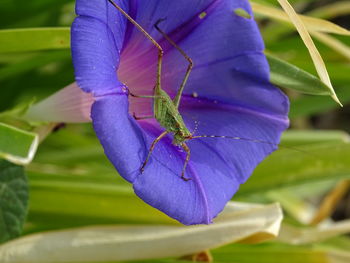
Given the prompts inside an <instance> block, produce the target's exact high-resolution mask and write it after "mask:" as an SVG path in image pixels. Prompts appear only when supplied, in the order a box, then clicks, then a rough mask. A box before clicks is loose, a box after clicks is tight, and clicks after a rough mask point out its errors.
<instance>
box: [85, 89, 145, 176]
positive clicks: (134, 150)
mask: <svg viewBox="0 0 350 263" xmlns="http://www.w3.org/2000/svg"><path fill="white" fill-rule="evenodd" d="M128 105H129V102H128V97H127V96H126V94H125V95H120V94H115V95H112V94H109V95H107V96H102V97H98V98H96V101H95V103H94V104H93V106H92V109H91V118H92V121H93V126H94V129H95V132H96V134H97V136H98V138H99V140H100V141H101V144H102V146H103V148H104V150H105V153H106V155H107V157H108V158H109V160H110V161H111V163H112V164H113V165H114V166H115V168H116V169H117V170H118V172H119V174H120V175H121V176H123V177H124V178H125V179H126V180H128V181H129V182H133V181H134V179H135V176H136V175H137V174H139V173H140V166H141V163H142V162H143V160H144V158H145V157H144V156H145V155H146V153H147V144H146V143H145V140H144V135H143V131H142V130H141V129H140V127H139V126H138V125H137V123H136V121H135V120H134V119H133V118H132V117H131V116H130V115H129V113H128Z"/></svg>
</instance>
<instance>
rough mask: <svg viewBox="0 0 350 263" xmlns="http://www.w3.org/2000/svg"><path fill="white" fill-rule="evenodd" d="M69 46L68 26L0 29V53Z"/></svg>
mask: <svg viewBox="0 0 350 263" xmlns="http://www.w3.org/2000/svg"><path fill="white" fill-rule="evenodd" d="M69 47H70V28H69V27H61V28H60V27H53V28H44V27H43V28H26V29H4V30H0V53H6V52H24V51H37V50H49V49H66V48H69Z"/></svg>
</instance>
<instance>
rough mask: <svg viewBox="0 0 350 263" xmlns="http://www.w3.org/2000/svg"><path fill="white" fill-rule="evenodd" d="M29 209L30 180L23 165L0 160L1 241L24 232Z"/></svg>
mask: <svg viewBox="0 0 350 263" xmlns="http://www.w3.org/2000/svg"><path fill="white" fill-rule="evenodd" d="M27 209H28V182H27V177H26V175H25V173H24V169H23V167H20V166H17V165H14V164H11V163H9V162H7V161H4V160H0V243H1V242H4V241H7V240H9V239H12V238H15V237H17V236H19V235H20V233H21V232H22V226H23V223H24V220H25V217H26V214H27Z"/></svg>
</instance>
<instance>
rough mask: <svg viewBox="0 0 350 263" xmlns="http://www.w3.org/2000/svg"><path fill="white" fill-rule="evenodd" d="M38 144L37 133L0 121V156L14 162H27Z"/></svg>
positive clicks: (30, 159)
mask: <svg viewBox="0 0 350 263" xmlns="http://www.w3.org/2000/svg"><path fill="white" fill-rule="evenodd" d="M38 144H39V138H38V135H37V134H35V133H32V132H27V131H24V130H20V129H18V128H15V127H13V126H10V125H7V124H4V123H0V158H4V159H6V160H8V161H10V162H13V163H16V164H23V165H24V164H28V163H30V162H31V161H32V159H33V157H34V154H35V152H36V149H37V147H38Z"/></svg>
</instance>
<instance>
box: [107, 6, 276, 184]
mask: <svg viewBox="0 0 350 263" xmlns="http://www.w3.org/2000/svg"><path fill="white" fill-rule="evenodd" d="M108 1H109V2H110V3H111V4H112V5H113V6H114V7H115V8H116V9H118V10H119V12H120V13H121V14H122V15H124V16H125V17H126V18H127V19H128V20H129V21H130V23H132V24H133V25H134V26H135V27H136V28H137V29H138V30H139V31H140V32H141V33H142V34H143V35H144V36H145V37H146V38H148V39H149V40H150V41H151V42H152V43H153V45H154V46H155V47H156V48H157V49H158V64H157V78H156V83H155V87H154V93H153V95H150V96H139V95H135V94H132V93H129V94H130V95H131V96H133V97H137V98H152V99H153V101H154V103H153V115H154V116H151V117H145V118H155V119H156V120H157V121H158V123H159V124H160V125H161V126H162V127H163V128H164V129H165V131H164V132H163V133H162V134H160V135H159V136H158V137H157V138H156V139H155V140H154V141H153V142H152V144H151V147H150V149H149V152H148V155H147V158H146V159H145V161H144V162H143V163H142V166H141V168H140V171H141V173H142V172H143V171H144V169H145V167H146V165H147V163H148V161H149V159H150V157H151V154H152V152H153V150H154V148H155V146H156V144H157V143H158V142H159V141H160V140H161V139H162V138H164V137H165V136H166V135H168V134H172V135H173V144H174V145H177V146H180V147H182V149H183V150H184V151H185V152H186V159H185V161H184V165H183V168H182V172H181V178H182V179H183V180H184V181H188V180H190V179H189V178H186V177H185V171H186V167H187V164H188V162H189V160H190V155H191V153H190V148H189V147H188V146H187V144H186V141H188V140H191V139H198V138H227V139H234V140H243V141H249V142H259V143H266V144H270V145H276V144H274V143H270V142H267V141H262V140H254V139H248V138H242V137H233V136H218V135H201V136H194V135H193V133H191V132H190V130H189V129H188V128H187V126H186V124H185V122H184V120H183V118H182V116H181V114H180V112H179V104H180V101H181V96H182V92H183V90H184V88H185V85H186V82H187V80H188V77H189V75H190V72H191V70H192V68H193V65H194V64H193V62H192V60H191V58H190V57H189V56H188V55H187V54H186V53H185V52H184V51H183V50H182V49H181V48H180V47H179V46H178V45H177V44H176V43H175V42H174V41H173V40H172V39H171V38H170V37H169V36H168V35H167V34H166V33H165V32H163V31H162V30H161V29H160V27H159V24H160V23H161V22H162V21H163V20H164V19H159V20H158V21H157V22H156V24H155V25H154V27H155V28H156V29H157V31H158V32H159V33H160V34H161V35H162V36H163V37H164V38H165V39H166V40H167V41H168V42H169V43H170V44H171V45H172V46H173V47H175V48H176V49H177V50H178V51H179V52H180V53H181V54H182V55H183V57H184V58H185V59H186V60H187V61H188V63H189V64H188V67H187V70H186V74H185V76H184V78H183V81H182V83H181V85H180V88H179V90H178V91H177V94H176V96H175V98H174V99H171V98H170V96H169V95H168V94H167V93H166V91H164V90H163V89H162V88H161V73H162V60H163V55H164V52H163V49H162V47H161V46H160V45H159V44H158V43H157V41H156V40H155V39H154V38H153V37H152V36H151V35H150V34H149V33H147V32H146V30H145V29H143V28H142V26H141V25H139V24H138V23H137V22H136V21H135V20H134V19H133V18H131V17H130V16H129V15H128V14H127V13H126V12H125V11H124V10H123V9H122V8H121V7H120V6H119V5H117V4H116V3H115V2H114V1H113V0H108ZM134 118H135V119H144V118H137V117H136V116H135V115H134Z"/></svg>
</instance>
